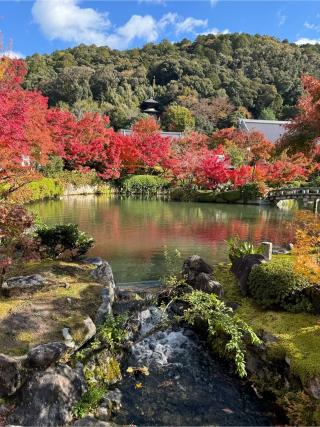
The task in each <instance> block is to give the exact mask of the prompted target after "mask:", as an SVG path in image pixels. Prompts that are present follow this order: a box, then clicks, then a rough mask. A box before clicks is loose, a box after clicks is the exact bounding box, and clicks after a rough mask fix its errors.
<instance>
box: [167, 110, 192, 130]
mask: <svg viewBox="0 0 320 427" xmlns="http://www.w3.org/2000/svg"><path fill="white" fill-rule="evenodd" d="M162 123H163V125H164V127H165V128H166V129H167V130H169V131H175V132H184V131H185V130H189V129H193V128H194V127H195V118H194V116H193V115H192V113H191V111H190V110H189V109H188V108H186V107H181V106H180V105H171V106H170V107H169V108H168V110H167V111H166V113H165V114H164V116H163V119H162Z"/></svg>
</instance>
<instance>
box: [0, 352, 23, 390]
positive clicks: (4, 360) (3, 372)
mask: <svg viewBox="0 0 320 427" xmlns="http://www.w3.org/2000/svg"><path fill="white" fill-rule="evenodd" d="M24 361H25V358H23V357H22V358H18V357H10V356H6V355H5V354H0V397H4V396H10V395H12V394H14V393H15V392H16V391H17V390H18V389H19V388H20V387H21V386H22V383H23V380H24V379H25V369H24V368H23V363H24Z"/></svg>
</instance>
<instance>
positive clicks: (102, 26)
mask: <svg viewBox="0 0 320 427" xmlns="http://www.w3.org/2000/svg"><path fill="white" fill-rule="evenodd" d="M77 3H78V1H77V0H36V1H35V3H34V4H33V7H32V15H33V18H34V20H35V22H36V23H37V24H39V25H40V28H41V30H42V31H43V33H44V34H45V35H46V36H47V37H48V38H49V39H50V40H54V39H60V40H64V41H72V42H75V43H87V44H91V43H95V44H97V45H102V44H105V43H106V36H105V34H104V32H105V30H107V29H108V28H109V27H110V26H111V23H110V20H109V19H108V17H107V15H106V14H103V13H99V12H97V11H95V10H94V9H91V8H81V7H80V6H78V4H77Z"/></svg>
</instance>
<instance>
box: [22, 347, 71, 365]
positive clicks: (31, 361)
mask: <svg viewBox="0 0 320 427" xmlns="http://www.w3.org/2000/svg"><path fill="white" fill-rule="evenodd" d="M66 351H67V346H66V345H65V344H64V343H63V342H51V343H48V344H41V345H38V346H37V347H34V348H33V349H32V350H30V351H29V353H28V355H27V364H28V367H30V368H42V369H46V368H48V367H49V366H50V365H52V363H54V362H56V361H57V360H59V359H60V358H61V357H62V356H63V354H64V353H65V352H66Z"/></svg>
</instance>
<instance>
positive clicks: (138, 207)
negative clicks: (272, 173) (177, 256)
mask: <svg viewBox="0 0 320 427" xmlns="http://www.w3.org/2000/svg"><path fill="white" fill-rule="evenodd" d="M30 210H31V211H32V212H34V213H35V214H37V215H38V216H39V217H40V218H41V219H42V221H43V222H45V223H47V224H51V225H52V224H56V223H61V224H62V223H69V222H74V223H77V224H78V225H79V227H80V229H81V230H84V231H86V232H87V233H89V234H90V235H92V236H93V237H94V238H95V241H96V243H95V247H94V248H93V249H92V250H91V252H90V255H92V256H101V257H103V258H105V259H107V260H108V261H109V262H110V264H111V266H112V269H113V272H114V275H115V279H116V281H117V282H120V283H123V282H133V281H143V280H153V279H158V278H159V276H161V274H163V265H164V256H163V251H164V247H165V246H167V247H168V249H176V248H177V249H179V251H180V252H181V253H182V256H183V257H186V256H188V255H192V254H198V255H201V256H202V257H203V258H204V259H205V260H206V261H207V262H208V263H211V264H216V263H218V262H223V261H226V260H227V259H228V256H227V244H226V240H227V239H228V238H230V237H232V236H235V235H239V236H240V237H241V239H243V240H250V241H254V242H257V243H259V242H261V241H264V240H268V241H272V242H273V243H274V244H277V245H282V244H285V243H288V242H290V240H291V239H292V234H291V233H292V231H291V230H290V228H289V227H287V223H288V221H290V218H291V217H292V213H291V212H290V211H284V210H280V209H277V208H270V207H264V206H249V205H227V204H206V203H181V202H168V201H161V200H137V199H119V198H107V197H105V196H71V197H68V198H63V199H61V200H48V201H44V202H40V203H36V204H33V205H31V206H30Z"/></svg>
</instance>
